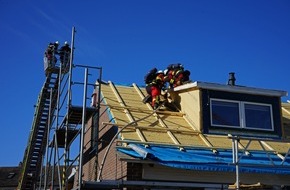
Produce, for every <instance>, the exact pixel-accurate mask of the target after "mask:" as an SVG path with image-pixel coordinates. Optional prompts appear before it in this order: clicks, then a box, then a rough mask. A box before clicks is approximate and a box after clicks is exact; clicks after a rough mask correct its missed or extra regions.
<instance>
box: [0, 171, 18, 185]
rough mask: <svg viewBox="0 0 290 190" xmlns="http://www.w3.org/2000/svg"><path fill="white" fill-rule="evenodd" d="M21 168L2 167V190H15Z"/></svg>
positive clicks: (0, 180) (0, 178)
mask: <svg viewBox="0 0 290 190" xmlns="http://www.w3.org/2000/svg"><path fill="white" fill-rule="evenodd" d="M19 173H20V167H17V166H15V167H0V190H14V189H16V187H17V185H18V178H19Z"/></svg>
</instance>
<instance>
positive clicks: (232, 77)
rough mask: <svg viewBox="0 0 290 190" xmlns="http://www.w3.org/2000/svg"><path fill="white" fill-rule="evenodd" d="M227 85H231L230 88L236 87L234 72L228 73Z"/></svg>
mask: <svg viewBox="0 0 290 190" xmlns="http://www.w3.org/2000/svg"><path fill="white" fill-rule="evenodd" d="M228 85H231V86H235V85H236V78H235V73H234V72H230V73H229V80H228Z"/></svg>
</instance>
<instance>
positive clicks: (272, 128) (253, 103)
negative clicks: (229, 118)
mask: <svg viewBox="0 0 290 190" xmlns="http://www.w3.org/2000/svg"><path fill="white" fill-rule="evenodd" d="M245 104H251V105H258V106H259V105H260V106H268V107H270V117H271V129H261V128H251V127H247V126H246V114H245V111H246V110H245ZM242 112H243V120H244V122H243V125H242V126H243V128H245V129H254V130H260V131H274V120H273V109H272V105H271V104H263V103H257V102H242Z"/></svg>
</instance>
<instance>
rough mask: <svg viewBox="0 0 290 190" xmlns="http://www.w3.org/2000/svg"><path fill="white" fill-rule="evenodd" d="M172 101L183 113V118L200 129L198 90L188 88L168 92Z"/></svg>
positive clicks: (199, 98)
mask: <svg viewBox="0 0 290 190" xmlns="http://www.w3.org/2000/svg"><path fill="white" fill-rule="evenodd" d="M170 95H171V97H172V99H173V101H174V102H175V104H176V105H177V107H179V108H180V110H181V112H183V113H185V118H186V119H187V120H188V121H189V122H190V123H191V124H192V125H193V126H194V128H195V129H197V130H198V131H201V130H202V123H201V118H202V115H201V114H202V113H201V97H200V90H198V89H188V90H186V91H178V92H171V93H170Z"/></svg>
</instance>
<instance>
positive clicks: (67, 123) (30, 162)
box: [18, 27, 102, 190]
mask: <svg viewBox="0 0 290 190" xmlns="http://www.w3.org/2000/svg"><path fill="white" fill-rule="evenodd" d="M74 36H75V28H74V27H73V30H72V41H71V47H72V52H71V55H70V67H69V70H68V71H65V72H63V71H62V70H63V68H62V66H61V64H59V65H56V66H55V68H53V69H51V70H50V71H49V72H47V73H46V74H47V75H46V81H45V83H44V85H43V87H42V90H41V92H40V95H39V97H38V101H37V105H36V108H35V113H34V119H33V123H32V128H31V132H30V136H29V139H28V144H27V148H26V150H25V153H24V158H23V163H22V170H21V174H20V179H19V184H18V189H36V188H40V189H47V188H51V187H57V188H58V189H60V190H62V189H66V188H67V185H68V180H69V175H70V174H71V171H72V170H73V167H78V168H79V171H80V172H79V180H78V182H79V186H81V185H82V175H81V174H82V166H83V157H82V155H83V146H84V145H83V143H84V133H85V124H86V122H87V121H88V119H89V118H90V117H91V116H93V115H95V114H98V113H99V111H98V110H99V108H100V107H99V105H96V106H94V107H91V106H90V105H89V103H88V101H87V100H88V99H89V98H88V97H87V92H88V91H90V92H93V91H94V89H95V88H98V89H99V90H98V91H99V92H101V91H100V88H101V86H100V84H99V85H96V83H95V81H92V80H95V79H97V80H98V81H101V76H102V68H101V67H92V66H84V65H76V64H73V55H74ZM73 73H74V75H73ZM73 76H74V77H73ZM80 76H84V77H83V81H81V82H80V78H81V77H80ZM89 76H90V77H89ZM73 92H74V93H73ZM73 94H74V95H76V96H74V97H73ZM99 97H100V95H98V96H97V98H98V100H97V102H100V101H99ZM61 152H63V153H61ZM72 152H73V153H72Z"/></svg>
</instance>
